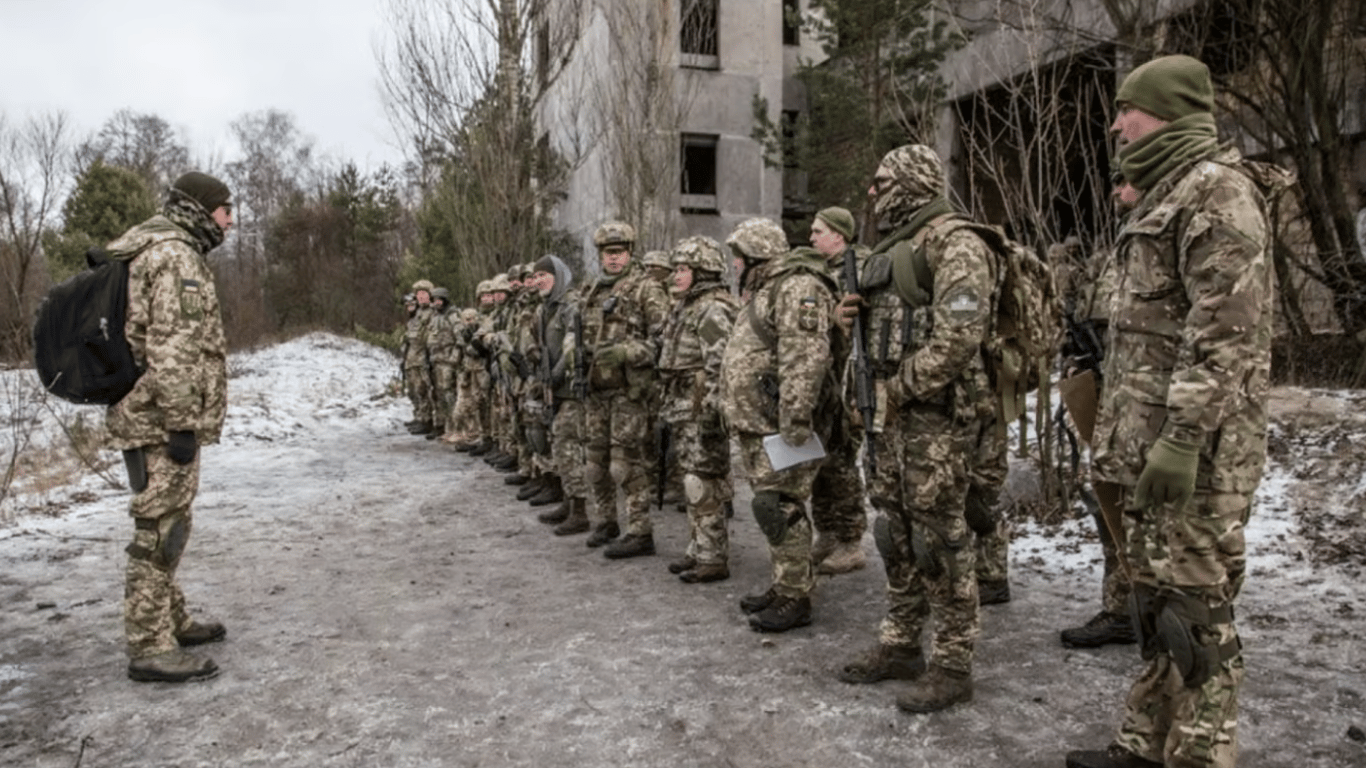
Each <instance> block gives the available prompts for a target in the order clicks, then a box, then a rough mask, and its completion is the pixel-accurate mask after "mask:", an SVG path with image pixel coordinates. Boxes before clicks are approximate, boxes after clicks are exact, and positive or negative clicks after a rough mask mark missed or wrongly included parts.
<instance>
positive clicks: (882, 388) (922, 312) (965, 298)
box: [839, 144, 1004, 712]
mask: <svg viewBox="0 0 1366 768" xmlns="http://www.w3.org/2000/svg"><path fill="white" fill-rule="evenodd" d="M944 190H945V182H944V170H943V166H942V165H941V164H940V161H939V157H938V156H937V155H936V154H935V152H934V150H932V149H930V148H929V147H926V146H923V145H918V144H916V145H906V146H902V147H899V148H897V149H894V150H892V151H891V152H888V153H887V155H886V156H884V157H883V159H882V162H881V164H880V165H879V166H878V169H877V172H876V174H875V175H874V177H873V186H872V188H870V189H869V190H868V194H869V195H870V196H871V197H872V200H873V210H874V212H875V214H876V215H877V216H878V218H879V219H880V221H881V222H882V223H884V224H885V225H887V226H890V227H892V228H894V229H893V230H892V231H891V232H890V233H889V234H888V235H886V236H885V237H884V238H883V239H882V241H881V242H879V243H878V245H877V247H876V248H874V249H873V253H872V255H870V256H869V257H868V261H867V263H866V265H865V267H864V271H863V275H862V282H861V285H860V289H861V291H862V292H863V293H862V296H863V297H866V302H865V301H864V300H863V299H860V297H856V296H849V297H846V298H845V300H844V301H842V302H841V307H840V316H841V320H842V321H844V320H852V317H851V314H850V313H851V312H853V311H855V310H856V308H857V307H858V305H859V304H860V303H866V304H867V305H868V307H869V310H868V314H867V322H865V323H864V328H865V329H867V335H868V338H866V339H865V342H866V349H867V350H868V352H869V356H870V359H871V361H872V365H873V370H874V372H875V373H876V375H877V376H878V379H879V380H878V383H877V384H878V389H879V396H878V398H877V401H878V403H879V411H882V410H883V406H882V404H883V403H885V404H886V405H885V412H879V413H878V414H877V416H876V418H875V422H876V424H875V431H876V432H877V442H876V443H875V448H876V452H877V471H876V473H875V474H874V476H873V477H872V479H871V481H870V483H869V485H870V496H871V499H872V503H873V506H874V507H875V508H876V509H877V510H878V513H879V514H878V519H877V521H876V523H875V524H874V529H873V534H874V540H875V541H876V543H877V547H878V551H879V552H880V553H881V554H882V560H883V565H884V567H885V568H886V571H887V602H888V608H887V615H886V617H885V618H883V620H882V624H881V627H880V628H879V638H878V645H877V646H876V647H875V648H873V649H872V650H871V651H870V652H869V653H867V654H866V655H865V656H863V657H862V658H860V659H857V660H855V661H853V662H852V663H850V664H847V665H845V666H844V668H843V669H842V670H841V671H840V673H839V676H840V678H841V679H842V680H844V681H845V682H850V683H876V682H878V681H880V680H886V679H891V678H896V679H913V680H915V682H914V683H913V684H912V685H911V686H910V687H909V688H907V689H905V690H904V691H903V693H902V694H901V695H900V696H898V697H897V706H898V707H900V708H901V709H903V710H905V711H908V712H934V711H937V710H941V709H944V708H946V707H948V706H951V705H953V704H955V703H958V702H963V701H969V700H971V698H972V656H973V649H974V646H975V643H976V640H977V635H978V633H979V627H980V623H979V616H978V610H977V609H978V605H977V601H978V595H977V579H976V577H975V574H974V566H975V560H976V557H975V552H974V548H973V542H972V531H971V529H970V528H969V527H968V521H967V504H968V497H969V486H970V485H971V483H972V481H973V473H974V471H975V470H976V469H977V465H978V463H979V457H980V455H981V451H980V446H981V444H982V439H983V434H984V433H985V432H987V431H988V430H995V429H996V428H997V422H996V419H995V409H996V399H995V398H994V397H993V395H992V388H991V383H990V381H989V379H988V375H987V368H986V357H985V355H984V345H985V344H986V343H987V341H988V334H989V333H990V332H991V331H992V329H994V327H995V323H994V313H995V303H996V302H995V299H996V293H997V282H998V274H999V272H1000V269H999V264H998V263H997V257H996V255H995V253H994V251H993V249H992V248H991V247H990V246H989V245H988V244H987V243H986V242H984V241H983V240H982V239H981V237H979V236H978V235H977V234H976V233H974V232H973V231H972V229H971V228H970V227H968V226H965V219H963V217H962V216H961V214H959V213H958V212H957V211H956V210H955V209H954V207H953V206H952V205H951V204H950V203H949V202H948V200H947V199H946V198H945V196H944V195H945V192H944ZM1001 444H1002V446H1004V440H1002V443H1001ZM931 619H933V621H934V630H933V634H932V639H931V650H930V657H929V664H928V668H927V665H926V660H925V657H924V654H923V652H922V649H921V639H922V636H923V634H924V633H925V629H926V625H927V624H928V623H929V622H930V620H931Z"/></svg>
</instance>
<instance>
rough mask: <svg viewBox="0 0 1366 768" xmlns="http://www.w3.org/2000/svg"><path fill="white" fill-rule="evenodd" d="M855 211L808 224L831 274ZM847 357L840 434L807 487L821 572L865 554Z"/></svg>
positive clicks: (834, 210) (858, 440)
mask: <svg viewBox="0 0 1366 768" xmlns="http://www.w3.org/2000/svg"><path fill="white" fill-rule="evenodd" d="M854 232H855V228H854V215H853V214H852V213H850V212H849V211H848V210H847V209H845V208H839V207H831V208H825V209H822V210H821V211H819V212H818V213H816V220H815V221H813V222H812V223H811V247H813V248H815V249H816V250H818V251H820V252H821V255H822V256H824V257H825V259H826V264H827V265H829V268H830V277H831V278H832V279H833V280H834V281H835V282H836V283H839V282H841V281H842V280H843V270H844V259H845V258H846V252H847V251H848V250H849V247H850V244H851V243H852V242H853V241H854ZM867 256H868V249H867V248H863V247H859V248H858V249H856V255H855V261H856V265H855V269H857V268H858V266H859V265H862V263H863V261H864V260H865V259H866V258H867ZM847 363H848V359H847V358H846V359H840V360H836V361H835V362H834V365H835V375H836V376H837V377H838V378H839V380H840V381H841V382H845V391H846V398H845V400H846V407H845V409H844V410H843V411H841V412H840V414H839V419H838V421H837V422H836V423H837V424H838V425H839V428H838V429H836V430H835V432H836V433H837V435H838V437H839V439H838V440H833V441H832V442H833V444H832V445H830V446H828V448H829V452H830V458H829V459H828V460H827V461H826V462H825V464H824V465H822V466H821V469H820V472H818V473H817V474H816V480H815V485H814V486H813V488H812V491H811V520H812V523H813V524H814V526H815V529H816V539H815V542H814V543H813V544H812V546H811V563H812V564H813V565H815V566H816V572H817V573H822V574H826V575H835V574H840V573H849V572H851V571H857V570H859V569H861V568H863V567H864V566H865V565H866V564H867V562H868V558H867V556H866V555H865V554H864V553H863V533H864V531H866V530H868V513H867V512H866V511H864V508H863V497H864V487H863V475H862V474H861V473H860V471H859V465H858V455H859V448H861V447H862V444H863V439H864V436H863V426H862V425H861V424H860V423H859V418H856V417H855V414H857V412H858V407H857V403H855V402H853V393H854V388H853V387H851V386H848V383H847V380H848V373H849V372H850V371H849V367H848V365H847Z"/></svg>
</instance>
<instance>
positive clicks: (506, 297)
mask: <svg viewBox="0 0 1366 768" xmlns="http://www.w3.org/2000/svg"><path fill="white" fill-rule="evenodd" d="M492 288H493V293H494V306H493V310H492V311H491V312H490V313H489V314H488V315H487V316H486V318H485V322H484V323H483V324H481V325H480V327H479V331H478V334H477V337H478V339H479V340H480V342H481V344H482V345H483V347H484V348H485V349H487V350H488V356H489V357H488V360H489V367H488V371H489V397H488V401H487V414H488V415H487V417H486V420H485V422H484V423H485V425H486V426H487V428H488V430H489V436H490V437H492V438H493V442H494V444H495V445H496V446H497V450H498V452H500V453H502V454H504V455H506V456H515V455H516V453H517V447H516V441H515V439H514V437H513V433H512V426H513V422H512V410H513V407H512V403H513V398H514V397H516V394H515V388H516V383H515V382H516V378H517V375H516V371H515V370H514V369H513V366H512V358H511V357H510V352H511V349H512V339H511V337H510V336H509V334H508V328H509V327H510V325H511V324H512V322H513V321H512V317H513V314H514V302H513V299H512V296H511V290H512V286H511V284H510V282H509V281H508V278H507V275H496V276H495V277H494V278H493V280H492ZM499 294H501V295H502V296H503V298H501V299H499V298H497V296H498V295H499Z"/></svg>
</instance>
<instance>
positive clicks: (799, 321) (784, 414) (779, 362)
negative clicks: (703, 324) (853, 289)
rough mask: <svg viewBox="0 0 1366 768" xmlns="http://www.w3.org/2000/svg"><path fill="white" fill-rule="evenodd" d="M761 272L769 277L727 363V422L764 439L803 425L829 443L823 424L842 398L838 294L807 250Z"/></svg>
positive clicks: (743, 312) (754, 295) (761, 279)
mask: <svg viewBox="0 0 1366 768" xmlns="http://www.w3.org/2000/svg"><path fill="white" fill-rule="evenodd" d="M759 269H763V270H766V274H760V275H759V276H758V277H757V279H755V280H752V281H751V286H752V292H751V294H750V296H749V299H748V301H747V302H746V303H745V305H744V306H743V307H742V308H741V309H740V312H739V315H738V316H737V317H736V320H735V325H734V327H733V328H732V329H731V333H730V338H729V340H728V341H727V343H726V351H725V354H724V356H723V358H722V362H721V369H722V398H723V399H724V401H725V413H726V419H727V421H728V422H729V426H730V428H731V429H732V430H735V431H739V432H749V433H753V434H762V435H768V434H773V433H775V432H780V431H786V430H784V429H781V427H783V426H785V425H789V424H804V425H808V426H811V427H812V429H813V430H814V431H815V432H816V434H818V435H821V437H822V439H827V438H828V437H829V435H828V429H822V428H819V427H818V425H817V421H818V420H819V418H820V417H828V416H830V415H831V413H829V412H828V411H827V412H825V413H820V412H818V411H822V410H827V409H828V408H829V407H830V405H831V403H832V401H837V400H838V396H839V395H838V384H837V382H836V381H835V376H834V365H833V363H834V358H835V355H834V353H833V352H832V347H834V346H835V345H836V344H837V343H838V341H837V340H836V339H834V338H833V335H834V334H835V333H837V331H836V330H835V328H834V326H833V324H832V323H831V322H830V316H831V311H832V310H833V309H834V306H835V296H836V290H837V288H836V286H835V283H834V281H833V280H831V279H830V277H829V274H828V273H827V267H826V265H825V260H824V259H822V258H821V257H820V255H819V254H817V253H816V252H815V251H812V250H811V249H807V248H799V249H797V250H795V251H791V252H789V253H788V254H787V255H786V256H784V257H782V259H781V260H780V261H777V262H775V263H771V264H768V265H765V266H763V267H759ZM834 407H836V408H838V407H841V406H839V405H837V404H836V405H835V406H834Z"/></svg>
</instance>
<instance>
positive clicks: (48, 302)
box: [33, 248, 142, 405]
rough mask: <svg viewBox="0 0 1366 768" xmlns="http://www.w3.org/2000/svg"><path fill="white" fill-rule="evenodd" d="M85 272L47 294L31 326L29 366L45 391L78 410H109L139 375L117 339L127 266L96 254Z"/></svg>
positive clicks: (90, 256)
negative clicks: (104, 407)
mask: <svg viewBox="0 0 1366 768" xmlns="http://www.w3.org/2000/svg"><path fill="white" fill-rule="evenodd" d="M85 260H86V263H87V264H89V267H90V268H89V269H86V270H84V271H82V272H80V273H79V274H77V275H76V276H75V277H72V278H71V279H69V280H66V281H65V282H62V283H60V284H59V285H57V286H55V287H53V289H52V290H51V291H48V294H47V297H46V298H44V299H43V303H42V304H40V305H38V314H37V316H36V317H35V318H34V321H33V361H34V364H35V366H36V367H37V369H38V378H39V379H41V380H42V382H43V387H44V388H45V389H47V391H49V392H51V393H52V394H54V395H56V396H57V397H60V398H62V399H63V400H68V401H70V402H73V403H77V404H80V405H113V404H114V403H117V402H118V401H119V400H122V399H123V396H124V395H126V394H128V392H129V391H130V390H132V389H133V384H134V383H136V382H137V380H138V377H139V376H141V375H142V371H140V370H139V369H138V365H137V362H136V361H135V360H134V359H133V350H132V349H131V348H130V347H129V346H128V340H127V339H126V338H125V337H124V335H123V324H124V320H126V319H127V317H128V264H129V261H130V259H111V258H109V255H108V254H107V253H106V252H105V251H104V249H102V248H91V249H90V250H89V251H88V252H87V253H86V254H85Z"/></svg>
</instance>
